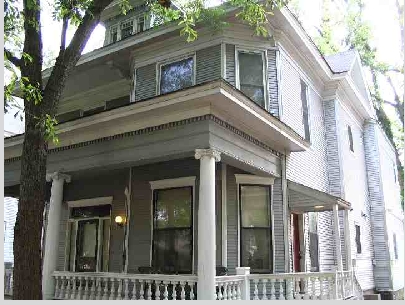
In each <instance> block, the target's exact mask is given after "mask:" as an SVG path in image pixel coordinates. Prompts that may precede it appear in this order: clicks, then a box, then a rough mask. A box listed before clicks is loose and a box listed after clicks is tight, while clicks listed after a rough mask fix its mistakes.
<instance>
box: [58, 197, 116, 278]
mask: <svg viewBox="0 0 405 305" xmlns="http://www.w3.org/2000/svg"><path fill="white" fill-rule="evenodd" d="M112 198H113V197H96V198H90V199H82V200H76V201H68V202H67V204H68V210H67V212H68V219H67V221H66V234H65V259H64V270H65V271H68V270H69V268H70V266H69V265H70V238H71V237H70V236H71V233H70V224H71V223H73V224H74V227H73V232H74V234H75V237H74V264H73V266H72V270H70V272H76V252H77V232H78V230H77V228H78V222H79V221H82V220H92V219H98V220H99V222H98V228H100V223H102V222H103V221H104V220H107V219H108V220H110V228H109V230H108V253H109V254H108V264H107V270H106V271H103V272H108V271H109V267H110V250H111V249H110V245H111V229H112V217H111V216H112ZM100 205H110V215H109V216H103V217H99V216H96V217H81V218H73V219H72V218H71V216H70V215H71V211H72V209H73V208H78V207H91V206H100ZM100 234H101V230H100V229H98V241H97V265H96V271H95V272H100V271H99V270H100V267H101V261H100V254H101V243H100V242H99V241H100V238H102V237H101V236H100Z"/></svg>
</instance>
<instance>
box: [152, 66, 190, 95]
mask: <svg viewBox="0 0 405 305" xmlns="http://www.w3.org/2000/svg"><path fill="white" fill-rule="evenodd" d="M193 65H194V60H193V58H187V59H184V60H181V61H177V62H174V63H171V64H167V65H164V66H162V67H161V75H160V93H161V94H164V93H168V92H172V91H176V90H180V89H183V88H187V87H190V86H192V85H193Z"/></svg>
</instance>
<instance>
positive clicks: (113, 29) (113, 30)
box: [110, 25, 118, 43]
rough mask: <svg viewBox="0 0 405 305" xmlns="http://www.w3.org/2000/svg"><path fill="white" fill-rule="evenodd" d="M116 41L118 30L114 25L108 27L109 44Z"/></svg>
mask: <svg viewBox="0 0 405 305" xmlns="http://www.w3.org/2000/svg"><path fill="white" fill-rule="evenodd" d="M117 39H118V28H117V26H116V25H114V26H112V27H110V42H111V43H112V42H116V41H117Z"/></svg>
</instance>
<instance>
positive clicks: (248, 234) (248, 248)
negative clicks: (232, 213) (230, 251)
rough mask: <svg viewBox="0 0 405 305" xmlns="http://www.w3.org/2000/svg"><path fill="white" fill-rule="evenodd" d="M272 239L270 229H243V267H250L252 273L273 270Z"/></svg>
mask: <svg viewBox="0 0 405 305" xmlns="http://www.w3.org/2000/svg"><path fill="white" fill-rule="evenodd" d="M270 238H271V237H270V229H257V228H255V229H246V228H242V230H241V241H242V255H241V263H242V266H244V267H250V268H251V269H252V272H254V271H264V270H271V264H270V250H271V245H270Z"/></svg>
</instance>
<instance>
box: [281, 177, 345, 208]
mask: <svg viewBox="0 0 405 305" xmlns="http://www.w3.org/2000/svg"><path fill="white" fill-rule="evenodd" d="M287 187H288V203H289V207H290V210H291V212H293V213H306V212H324V211H332V210H333V206H334V205H335V204H337V205H338V207H339V210H347V209H350V207H351V204H350V203H349V202H347V201H345V200H343V199H341V198H339V197H335V196H332V195H329V194H327V193H324V192H321V191H318V190H316V189H313V188H310V187H307V186H305V185H302V184H299V183H296V182H293V181H290V180H288V182H287Z"/></svg>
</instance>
